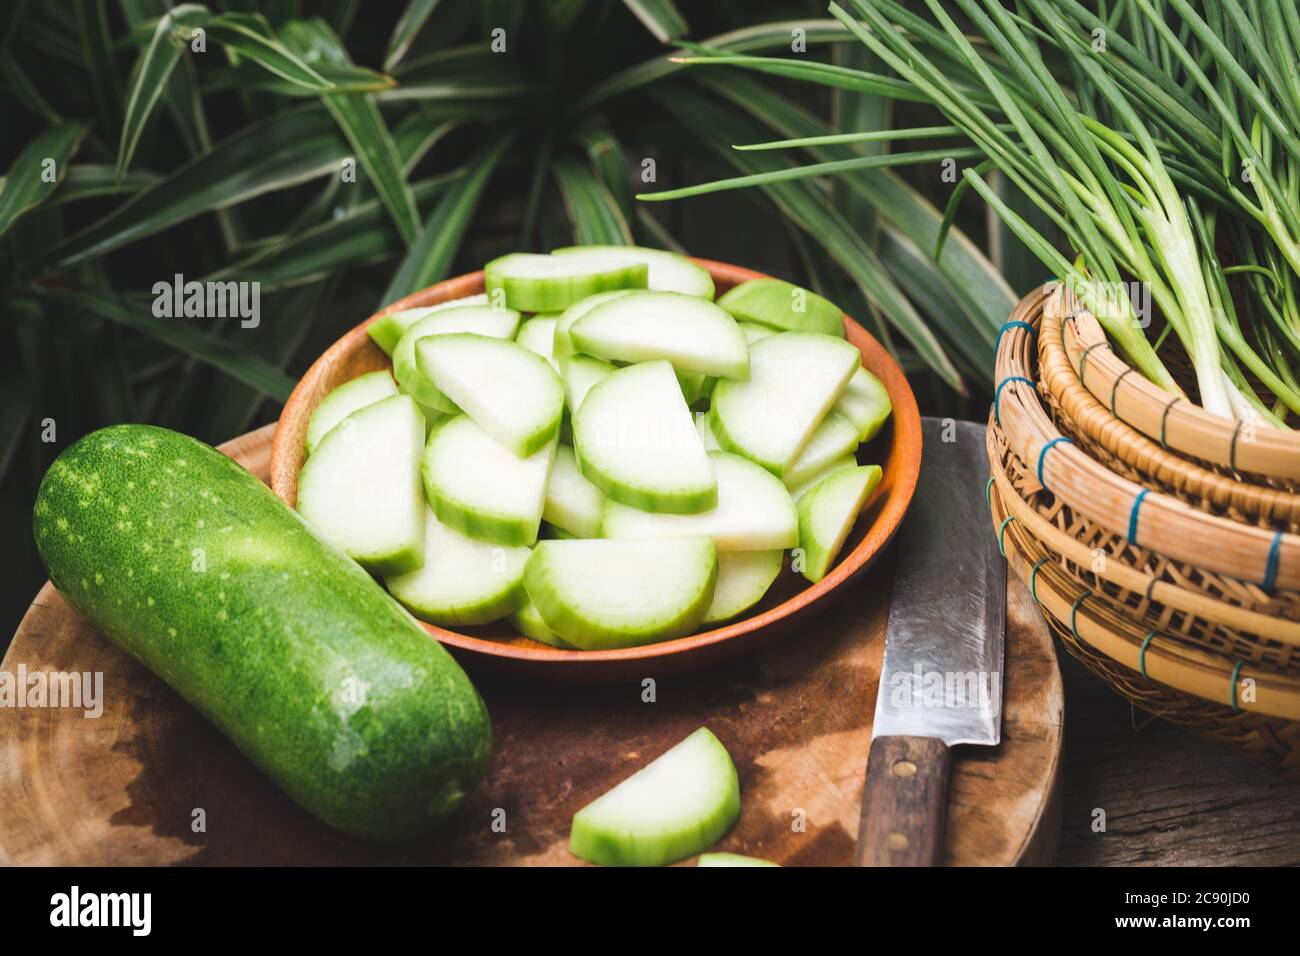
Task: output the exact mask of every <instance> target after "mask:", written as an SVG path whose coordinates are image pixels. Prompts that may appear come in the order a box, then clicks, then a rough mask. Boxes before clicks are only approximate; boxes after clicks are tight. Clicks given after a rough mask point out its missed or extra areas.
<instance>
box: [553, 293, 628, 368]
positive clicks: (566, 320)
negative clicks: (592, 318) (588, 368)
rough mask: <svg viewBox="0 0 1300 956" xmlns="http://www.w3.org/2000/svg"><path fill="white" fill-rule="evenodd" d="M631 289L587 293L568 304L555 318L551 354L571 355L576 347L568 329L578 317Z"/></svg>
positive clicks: (558, 355)
mask: <svg viewBox="0 0 1300 956" xmlns="http://www.w3.org/2000/svg"><path fill="white" fill-rule="evenodd" d="M633 291H635V290H633V289H614V290H613V291H611V292H597V293H596V294H595V295H589V296H587V297H586V298H585V299H580V300H578V301H577V302H575V303H574V304H573V305H571V306H569V307H568V308H567V309H565V310H564V311H563V312H561V313H560V317H559V318H558V319H556V320H555V341H554V343H552V346H551V350H552V354H554V355H555V357H556V358H563V357H564V356H566V355H572V354H573V353H574V352H575V351H576V349H574V347H573V342H572V340H571V339H570V338H569V329H570V328H571V327H572V326H573V323H574V322H577V321H578V320H579V319H580V318H582V317H583V316H584V315H586V314H587V313H588V312H590V311H591V310H592V309H594V308H595V307H596V306H598V305H600V304H602V303H604V302H610V301H613V300H614V299H617V298H618V297H619V296H621V295H627V294H628V293H629V292H633Z"/></svg>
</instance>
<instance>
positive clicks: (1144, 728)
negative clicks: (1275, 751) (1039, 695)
mask: <svg viewBox="0 0 1300 956" xmlns="http://www.w3.org/2000/svg"><path fill="white" fill-rule="evenodd" d="M1057 657H1058V659H1059V660H1060V662H1061V673H1062V677H1063V678H1064V683H1065V747H1064V753H1063V756H1064V761H1065V768H1064V774H1063V779H1062V781H1061V783H1062V790H1063V793H1064V795H1065V800H1064V807H1063V812H1062V831H1061V843H1060V851H1059V853H1058V858H1057V862H1058V863H1059V864H1061V865H1063V866H1207V865H1215V866H1297V865H1300V780H1283V779H1281V778H1279V777H1278V776H1277V775H1276V774H1275V773H1274V772H1273V771H1272V770H1270V769H1268V768H1266V767H1263V766H1261V765H1259V764H1256V763H1253V762H1251V761H1249V760H1246V759H1243V758H1241V757H1238V756H1236V755H1235V754H1232V753H1230V752H1229V751H1227V750H1225V749H1224V748H1223V747H1220V746H1219V745H1218V744H1215V743H1212V742H1211V741H1208V740H1205V739H1203V738H1201V737H1198V736H1196V735H1195V734H1192V733H1189V732H1188V731H1186V730H1183V729H1182V728H1179V727H1176V726H1174V725H1173V724H1170V723H1168V722H1166V721H1163V720H1156V719H1153V718H1152V717H1150V716H1149V715H1147V714H1145V713H1143V712H1142V711H1140V710H1137V709H1136V708H1134V707H1132V706H1130V704H1129V702H1128V701H1126V700H1124V699H1123V698H1121V697H1120V696H1119V695H1118V694H1116V693H1115V692H1114V691H1112V690H1111V689H1110V688H1109V687H1108V686H1107V685H1106V684H1105V683H1103V682H1102V681H1101V680H1099V679H1097V678H1096V677H1095V676H1093V675H1092V674H1091V673H1089V672H1088V671H1087V670H1085V669H1084V668H1083V666H1082V665H1081V664H1079V662H1078V661H1076V660H1075V659H1074V658H1072V657H1071V656H1070V655H1069V654H1068V653H1067V652H1066V651H1065V650H1064V649H1063V648H1061V647H1060V645H1059V644H1058V645H1057ZM1098 809H1101V810H1104V811H1105V814H1106V819H1105V822H1106V830H1105V832H1104V833H1099V832H1094V829H1093V821H1094V819H1096V818H1097V816H1098V814H1097V812H1096V811H1097V810H1098Z"/></svg>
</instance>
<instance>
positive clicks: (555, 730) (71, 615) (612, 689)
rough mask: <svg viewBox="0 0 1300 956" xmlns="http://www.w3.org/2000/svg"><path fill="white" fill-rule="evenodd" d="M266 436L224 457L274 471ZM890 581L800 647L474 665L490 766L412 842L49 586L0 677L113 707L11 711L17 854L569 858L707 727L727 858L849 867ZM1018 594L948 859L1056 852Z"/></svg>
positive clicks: (1052, 804)
mask: <svg viewBox="0 0 1300 956" xmlns="http://www.w3.org/2000/svg"><path fill="white" fill-rule="evenodd" d="M271 434H272V430H271V428H270V427H267V428H264V429H261V430H259V431H256V432H253V433H250V434H248V435H245V436H243V437H242V438H239V439H236V440H235V441H233V442H230V443H228V444H227V445H225V446H223V449H222V450H223V451H225V452H226V453H227V454H229V455H231V456H232V457H234V458H236V459H237V460H239V461H241V462H242V463H243V464H244V465H245V466H246V467H248V468H249V470H250V471H252V472H253V473H254V474H257V475H259V476H260V477H261V478H262V479H263V480H266V473H267V463H268V460H269V453H270V441H271ZM891 575H892V561H891V560H890V558H888V557H887V558H886V559H885V560H882V561H881V562H880V563H879V564H878V565H877V566H876V567H874V568H873V569H872V570H870V571H869V572H868V573H866V574H864V575H862V576H861V577H859V578H857V579H856V580H855V581H853V582H851V583H849V584H846V585H845V586H844V588H843V590H844V591H845V592H846V593H845V594H844V595H843V596H842V598H841V599H840V600H837V601H835V602H834V603H833V604H831V606H829V607H827V608H826V610H825V611H823V612H822V613H820V614H819V615H818V616H814V617H811V618H809V619H808V620H807V621H806V623H804V624H803V625H802V627H801V628H800V629H799V630H798V631H796V632H795V633H793V634H791V635H789V636H788V637H787V638H785V639H783V640H781V641H779V642H776V643H774V644H772V645H770V646H768V647H766V648H765V649H764V650H762V651H760V652H759V653H757V654H754V655H753V656H751V657H748V658H746V659H745V660H743V661H740V662H737V663H734V664H731V665H728V666H726V667H719V668H715V669H711V670H707V671H704V672H702V673H700V674H697V675H692V676H674V675H663V676H659V677H657V676H656V675H655V674H654V673H653V672H651V671H648V672H647V673H646V674H645V675H644V676H643V677H641V678H638V679H636V680H631V681H628V682H625V683H622V684H612V685H609V686H603V687H598V688H574V687H563V686H556V685H533V684H520V683H507V682H503V681H501V679H500V678H497V677H493V676H491V675H482V676H480V675H477V674H475V675H473V676H475V678H476V682H477V683H478V685H479V688H480V690H481V691H482V692H483V696H484V698H485V699H486V701H487V704H488V710H489V711H490V712H491V714H492V721H493V738H494V749H493V757H492V766H491V769H490V772H489V775H488V779H487V780H486V781H485V782H484V783H483V785H481V786H480V787H479V788H478V789H477V790H476V791H475V792H474V793H473V794H472V795H471V796H470V798H469V799H468V800H467V801H466V803H465V805H464V806H463V807H462V808H461V809H460V810H459V811H458V812H457V814H456V816H455V817H454V818H453V819H452V820H451V821H450V822H449V823H448V825H447V826H446V828H445V829H444V830H443V832H442V833H441V834H440V835H439V836H438V837H437V838H435V839H432V840H428V841H422V842H418V843H410V844H402V845H374V844H368V843H363V842H361V841H357V840H353V839H351V838H348V837H344V836H342V835H340V834H337V833H335V832H334V831H332V830H330V829H329V828H328V827H326V826H325V825H324V824H321V823H319V822H317V821H316V820H315V819H313V818H312V817H310V816H309V815H308V814H307V813H305V812H304V811H302V810H301V809H299V808H298V807H297V806H295V805H294V804H293V803H292V802H291V801H290V800H289V799H288V798H287V797H285V796H284V795H283V794H281V793H280V792H279V791H278V790H277V789H276V788H275V787H274V786H273V785H272V784H271V783H270V782H269V781H268V780H266V778H264V777H263V776H262V775H261V773H260V772H259V771H257V770H256V769H255V768H254V767H253V766H252V764H250V763H249V762H248V761H247V760H245V759H244V758H243V756H242V755H240V754H239V752H238V751H237V750H235V748H234V747H233V745H231V744H230V743H229V742H227V741H226V740H225V738H223V737H222V736H221V735H220V734H219V733H218V732H217V731H216V730H214V729H213V728H212V727H211V726H210V725H209V724H208V723H207V722H206V721H205V720H204V719H203V718H202V717H200V716H199V715H198V713H197V712H195V711H194V710H193V709H191V708H190V707H189V706H188V705H187V704H185V702H184V701H182V700H181V699H180V698H179V697H178V696H177V695H176V694H174V693H173V692H172V691H171V690H170V689H169V688H168V687H167V686H166V685H164V684H163V683H162V681H160V680H158V679H157V678H155V677H154V676H153V675H152V674H150V673H149V672H148V671H146V670H145V669H144V668H143V667H141V666H140V665H139V664H137V663H136V662H135V661H134V660H133V659H132V658H130V657H129V656H127V655H126V654H125V653H124V652H122V651H120V650H118V649H117V647H116V646H115V645H113V644H111V643H109V641H108V640H106V639H105V638H104V637H102V636H101V635H100V634H99V633H98V632H97V631H96V630H95V629H94V628H93V627H92V626H90V625H89V624H88V623H86V622H85V621H84V620H82V619H81V618H80V617H79V616H78V615H77V614H76V613H75V612H74V611H72V609H71V608H70V607H68V605H67V604H66V603H65V602H64V601H63V599H62V598H61V597H60V596H59V595H58V593H57V592H56V591H55V590H54V589H53V588H52V587H51V586H50V585H49V584H46V586H45V587H44V588H43V589H42V590H41V592H40V594H38V595H37V597H36V600H35V601H34V602H33V604H32V606H31V608H30V610H29V611H28V612H27V615H26V617H24V619H23V621H22V624H21V625H20V626H19V628H18V632H17V634H16V635H15V636H14V640H13V643H12V645H11V646H10V648H9V651H8V653H7V654H6V655H5V658H4V662H3V664H2V665H0V670H3V671H5V672H8V673H10V674H13V675H15V679H17V675H18V673H19V669H20V667H22V668H24V669H25V671H26V673H28V674H30V673H32V672H34V671H46V672H51V671H53V672H90V673H91V674H92V675H93V674H95V673H100V674H102V675H103V713H102V715H101V716H99V717H97V718H96V717H88V716H85V714H84V713H83V712H82V711H81V710H72V709H69V708H38V707H27V708H14V707H0V806H3V807H4V811H3V812H2V813H0V864H9V865H55V864H71V865H79V864H84V865H159V864H222V865H231V864H245V865H262V864H265V865H285V864H308V865H310V864H366V863H374V864H381V863H413V864H418V863H441V864H471V865H473V864H478V865H510V864H571V863H576V862H578V861H577V860H575V859H574V858H573V857H572V856H571V855H570V854H569V853H568V850H567V849H566V844H567V840H568V831H569V821H570V820H571V819H572V816H573V814H574V812H575V811H577V810H578V809H580V808H581V807H582V806H583V805H585V804H586V803H588V802H589V801H590V800H592V799H593V798H595V797H596V796H597V795H599V794H600V793H602V792H603V791H605V790H606V789H608V788H609V787H611V786H612V785H613V784H615V783H617V782H618V781H619V780H621V779H622V778H623V777H625V776H627V775H628V774H629V773H631V772H632V771H633V770H635V769H637V768H638V767H640V766H641V765H643V764H644V763H646V762H647V761H648V760H650V759H652V758H653V757H655V756H658V755H659V754H660V753H662V752H663V751H665V750H667V749H668V748H669V747H670V746H672V745H673V744H675V743H677V742H678V741H679V740H681V739H682V738H683V737H685V736H686V735H687V734H689V733H690V732H691V731H693V730H694V729H695V728H697V727H699V726H701V725H706V726H708V727H709V728H710V729H712V730H713V732H714V733H715V734H717V736H718V737H719V738H720V739H721V740H722V742H723V743H724V744H725V745H726V746H727V748H728V750H730V752H731V754H732V757H733V758H734V759H735V762H736V767H737V769H738V771H739V773H740V781H741V792H742V807H743V809H742V813H741V818H740V822H739V823H738V824H737V826H736V827H735V829H733V830H732V831H731V833H729V834H728V835H727V836H726V838H725V839H723V841H722V842H721V843H720V844H719V845H718V846H717V847H716V848H715V849H718V850H725V851H731V852H736V853H745V854H751V855H754V856H759V857H764V858H766V859H770V860H774V861H776V862H779V863H784V864H793V865H801V864H802V865H823V866H834V865H847V864H849V863H850V862H851V860H852V857H853V845H854V841H855V839H856V836H857V832H858V820H859V805H860V802H861V799H862V784H863V779H864V770H865V761H866V754H867V751H868V748H869V745H870V739H871V717H872V714H873V712H874V709H875V699H876V684H877V678H878V676H879V671H880V657H881V649H882V646H883V642H884V632H885V618H886V612H887V605H888V595H889V587H890V579H891ZM1007 603H1008V606H1007V644H1006V669H1007V674H1006V680H1005V685H1004V686H1005V700H1004V707H1003V725H1002V743H1001V745H999V746H998V747H994V748H986V747H966V748H958V750H957V751H956V753H955V757H954V760H953V772H952V785H951V805H950V810H949V817H948V837H947V850H946V854H945V856H946V862H948V863H950V864H957V865H1005V864H1016V863H1021V864H1023V863H1047V862H1051V861H1052V859H1053V858H1054V856H1055V848H1056V840H1057V835H1058V832H1059V829H1060V822H1059V800H1058V795H1057V791H1058V776H1059V768H1060V753H1061V732H1062V717H1063V697H1062V691H1061V679H1060V673H1059V671H1058V669H1057V664H1056V655H1055V653H1054V651H1053V648H1052V644H1051V640H1050V637H1049V636H1048V633H1047V630H1046V627H1045V626H1044V625H1043V621H1042V618H1041V617H1040V615H1039V613H1038V611H1037V609H1036V608H1035V606H1034V603H1033V601H1032V600H1031V599H1030V597H1029V595H1028V594H1027V593H1026V591H1025V589H1024V587H1023V586H1022V585H1021V584H1020V583H1019V581H1018V580H1016V579H1015V578H1014V576H1013V577H1011V578H1010V579H1009V580H1008V583H1007ZM688 862H690V861H688Z"/></svg>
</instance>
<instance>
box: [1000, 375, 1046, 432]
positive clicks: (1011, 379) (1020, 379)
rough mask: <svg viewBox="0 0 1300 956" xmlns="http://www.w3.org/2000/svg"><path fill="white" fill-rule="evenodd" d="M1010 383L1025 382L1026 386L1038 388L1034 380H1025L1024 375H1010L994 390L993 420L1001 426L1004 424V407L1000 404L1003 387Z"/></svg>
mask: <svg viewBox="0 0 1300 956" xmlns="http://www.w3.org/2000/svg"><path fill="white" fill-rule="evenodd" d="M1008 382H1024V383H1025V384H1026V385H1031V386H1033V387H1034V388H1037V387H1038V386H1036V385H1034V380H1033V379H1030V378H1025V377H1024V376H1023V375H1008V376H1007V377H1006V378H1004V379H1003V380H1002V381H1000V382H998V387H997V388H995V389H994V390H993V420H994V421H995V422H997V423H998V424H999V425H1001V424H1002V407H1001V404H1000V403H1001V401H1002V387H1003V386H1004V385H1006V384H1007V383H1008Z"/></svg>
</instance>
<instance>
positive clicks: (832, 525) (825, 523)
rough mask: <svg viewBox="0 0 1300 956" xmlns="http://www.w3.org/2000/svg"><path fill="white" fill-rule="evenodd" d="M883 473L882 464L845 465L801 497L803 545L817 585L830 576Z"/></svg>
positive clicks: (807, 568)
mask: <svg viewBox="0 0 1300 956" xmlns="http://www.w3.org/2000/svg"><path fill="white" fill-rule="evenodd" d="M880 476H881V471H880V466H879V465H861V466H859V467H857V468H844V469H841V470H840V471H835V472H832V473H831V474H829V475H827V476H826V477H825V478H823V479H822V480H821V481H820V482H819V483H818V484H817V486H816V487H814V488H812V489H811V490H809V491H808V493H807V494H805V495H804V496H803V497H802V498H800V499H799V548H800V549H801V550H802V551H803V556H802V557H803V568H802V571H803V576H804V577H806V578H807V579H808V580H809V581H812V582H813V583H814V584H815V583H817V582H818V581H820V580H821V579H822V578H824V577H825V576H826V572H827V571H829V570H830V567H831V562H833V561H834V560H835V558H836V557H837V556H838V555H839V553H840V549H841V548H842V547H844V540H845V539H846V538H847V537H848V536H849V532H850V531H851V530H852V529H853V523H854V522H855V521H857V520H858V513H859V512H860V511H862V506H863V505H864V504H866V503H867V499H868V498H869V497H871V492H872V491H874V490H875V488H876V485H878V484H880Z"/></svg>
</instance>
